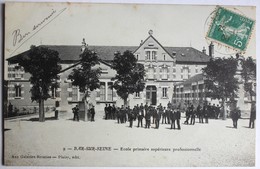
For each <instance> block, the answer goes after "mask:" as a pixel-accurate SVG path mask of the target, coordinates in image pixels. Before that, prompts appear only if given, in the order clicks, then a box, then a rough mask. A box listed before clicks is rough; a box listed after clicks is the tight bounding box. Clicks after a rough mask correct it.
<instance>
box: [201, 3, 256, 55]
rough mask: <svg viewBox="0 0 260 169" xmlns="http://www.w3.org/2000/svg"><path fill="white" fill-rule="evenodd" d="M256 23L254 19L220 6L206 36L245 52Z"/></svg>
mask: <svg viewBox="0 0 260 169" xmlns="http://www.w3.org/2000/svg"><path fill="white" fill-rule="evenodd" d="M254 25H255V21H254V20H253V19H250V18H248V17H246V16H243V15H241V14H238V13H236V12H233V11H230V10H228V9H225V8H223V7H220V6H218V7H217V9H216V10H215V14H214V16H213V18H212V22H211V24H210V26H209V30H208V33H207V35H206V37H207V38H209V39H211V40H213V41H217V42H219V43H221V44H223V45H224V46H227V47H229V48H232V49H234V50H236V51H240V52H245V51H246V48H247V45H248V42H249V41H250V37H251V34H252V31H253V29H254Z"/></svg>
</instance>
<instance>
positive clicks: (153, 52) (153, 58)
mask: <svg viewBox="0 0 260 169" xmlns="http://www.w3.org/2000/svg"><path fill="white" fill-rule="evenodd" d="M156 53H157V52H156V51H152V60H156Z"/></svg>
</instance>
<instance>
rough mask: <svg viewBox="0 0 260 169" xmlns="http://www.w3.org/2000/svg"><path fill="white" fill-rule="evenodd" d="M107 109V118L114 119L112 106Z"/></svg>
mask: <svg viewBox="0 0 260 169" xmlns="http://www.w3.org/2000/svg"><path fill="white" fill-rule="evenodd" d="M107 109H108V114H107V118H108V119H112V106H111V105H110V104H109V105H108V108H107Z"/></svg>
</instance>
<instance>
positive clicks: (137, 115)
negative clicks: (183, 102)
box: [104, 103, 181, 130]
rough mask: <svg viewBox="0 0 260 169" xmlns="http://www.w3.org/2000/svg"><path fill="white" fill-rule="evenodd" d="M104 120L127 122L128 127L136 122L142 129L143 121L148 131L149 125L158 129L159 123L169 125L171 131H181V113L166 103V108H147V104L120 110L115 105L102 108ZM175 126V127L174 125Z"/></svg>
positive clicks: (159, 106)
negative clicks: (153, 125)
mask: <svg viewBox="0 0 260 169" xmlns="http://www.w3.org/2000/svg"><path fill="white" fill-rule="evenodd" d="M104 111H105V119H106V120H107V119H117V122H118V123H126V122H127V121H129V127H131V128H132V127H133V122H134V121H136V120H137V121H138V122H137V127H143V124H144V123H143V121H145V125H144V127H145V128H147V129H149V128H150V127H151V124H155V129H158V128H159V126H160V122H161V123H162V124H164V123H165V124H171V129H175V128H176V129H179V130H180V129H181V127H180V119H181V112H180V109H179V108H173V106H172V105H171V103H168V105H167V108H166V107H163V106H162V105H161V104H160V105H158V106H157V107H155V106H152V105H150V106H148V104H145V105H143V104H142V103H141V105H140V106H139V104H137V105H136V106H134V107H133V109H131V108H130V107H129V106H128V107H124V106H123V105H122V106H121V108H118V107H115V105H113V106H111V105H106V107H105V108H104ZM175 124H176V125H175Z"/></svg>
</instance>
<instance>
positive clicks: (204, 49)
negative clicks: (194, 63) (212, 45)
mask: <svg viewBox="0 0 260 169" xmlns="http://www.w3.org/2000/svg"><path fill="white" fill-rule="evenodd" d="M202 52H203V53H204V54H206V48H205V46H203V49H202Z"/></svg>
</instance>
